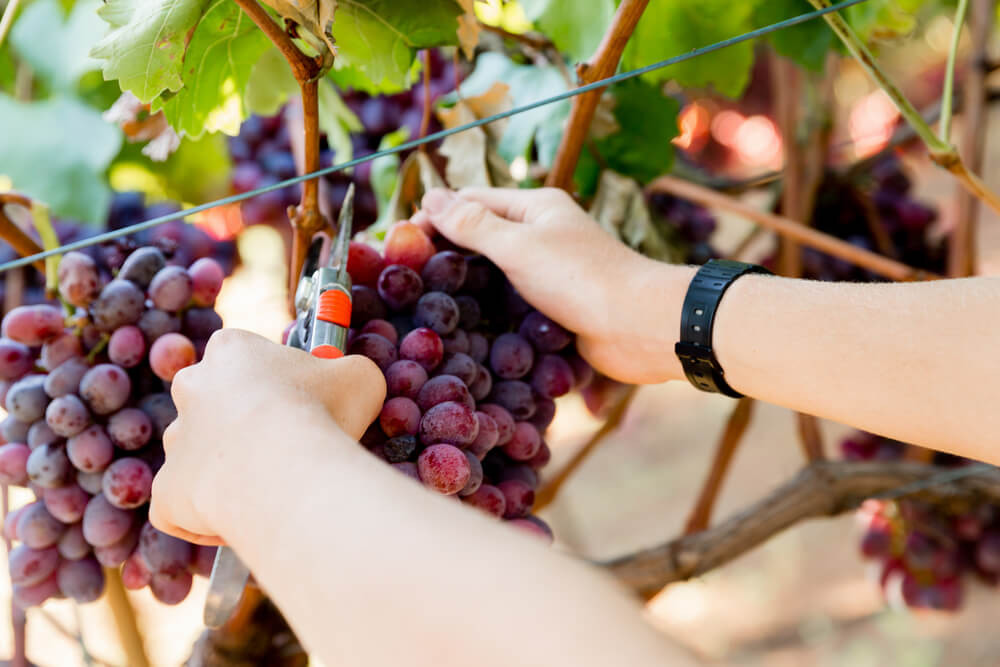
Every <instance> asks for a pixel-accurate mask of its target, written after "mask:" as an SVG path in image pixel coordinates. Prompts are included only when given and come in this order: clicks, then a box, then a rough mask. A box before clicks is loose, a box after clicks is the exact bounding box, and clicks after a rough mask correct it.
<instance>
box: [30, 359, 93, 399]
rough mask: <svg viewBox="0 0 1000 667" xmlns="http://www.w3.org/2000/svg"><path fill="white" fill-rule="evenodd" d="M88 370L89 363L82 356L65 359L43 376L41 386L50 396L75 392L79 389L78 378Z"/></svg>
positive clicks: (54, 396) (56, 396) (55, 396)
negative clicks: (43, 379) (43, 380)
mask: <svg viewBox="0 0 1000 667" xmlns="http://www.w3.org/2000/svg"><path fill="white" fill-rule="evenodd" d="M89 370H90V364H88V363H87V362H86V360H84V359H83V358H81V357H74V358H73V359H67V360H66V361H64V362H62V363H61V364H59V366H58V368H56V369H55V370H53V371H51V372H50V373H49V374H48V375H46V376H45V382H44V384H43V385H42V386H43V388H44V389H45V393H46V394H48V395H49V397H50V398H59V397H60V396H66V395H67V394H75V393H76V392H77V391H79V389H80V380H82V379H83V376H84V375H86V373H87V371H89Z"/></svg>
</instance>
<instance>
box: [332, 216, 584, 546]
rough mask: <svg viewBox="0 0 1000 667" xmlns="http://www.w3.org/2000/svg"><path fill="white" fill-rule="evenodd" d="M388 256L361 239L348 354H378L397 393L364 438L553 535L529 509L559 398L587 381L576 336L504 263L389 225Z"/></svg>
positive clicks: (408, 469) (403, 467)
mask: <svg viewBox="0 0 1000 667" xmlns="http://www.w3.org/2000/svg"><path fill="white" fill-rule="evenodd" d="M384 253H385V254H384V256H383V255H381V254H379V252H378V251H376V250H375V249H373V248H372V247H371V246H369V245H366V244H364V243H360V242H357V241H355V242H352V243H351V247H350V254H349V259H348V271H349V272H350V274H351V277H352V280H353V282H354V285H353V288H352V296H353V302H354V311H353V317H352V321H351V326H352V329H351V332H350V336H349V343H348V352H349V353H351V354H362V355H364V356H366V357H368V358H369V359H372V360H373V361H374V362H375V363H376V364H377V365H378V366H379V368H381V369H382V372H383V373H384V374H385V379H386V385H387V388H388V395H387V399H386V401H385V405H384V406H383V408H382V412H381V415H380V416H379V419H378V421H377V422H376V423H374V424H372V426H371V427H370V428H369V429H368V431H367V433H365V436H364V438H363V439H362V442H363V444H364V445H365V446H366V447H367V448H368V449H369V450H370V451H371V452H372V453H373V454H374V455H375V456H377V457H379V458H381V459H383V460H384V461H386V462H387V463H389V464H390V465H392V466H393V467H394V468H396V469H397V470H399V471H400V472H401V473H403V474H405V475H407V476H409V477H412V478H413V479H415V480H418V481H420V482H422V483H423V484H424V485H425V486H427V487H429V488H431V489H433V490H435V491H437V492H439V493H441V494H444V495H449V496H454V497H456V498H457V499H459V500H460V501H461V502H463V503H465V504H467V505H471V506H473V507H477V508H479V509H481V510H482V511H484V512H486V513H488V514H491V515H493V516H495V517H497V518H499V519H504V520H506V521H509V522H510V523H511V524H513V525H515V526H518V527H520V528H523V529H525V530H527V531H530V532H532V533H535V534H538V535H541V536H544V537H546V538H547V539H551V531H550V530H549V528H548V526H546V525H545V524H544V523H543V522H542V521H541V520H540V519H538V518H536V517H533V516H532V515H531V510H532V506H533V504H534V500H535V490H536V488H537V487H538V481H539V480H538V473H539V470H540V469H541V468H542V467H543V466H544V465H545V464H546V463H547V462H548V460H549V457H550V451H549V447H548V445H547V444H546V442H545V431H546V429H547V428H548V426H549V424H550V423H551V422H552V419H553V417H554V416H555V411H556V404H555V402H554V401H553V399H555V398H557V397H559V396H563V395H565V394H567V393H569V392H570V391H572V390H573V389H579V388H582V387H585V386H587V384H588V383H589V382H590V381H591V378H592V377H593V372H592V370H591V368H590V367H589V366H588V365H587V363H586V362H584V361H583V360H582V359H581V358H580V357H579V355H578V354H577V353H576V351H575V348H574V344H573V336H572V335H571V334H570V333H569V332H567V331H566V330H565V329H563V328H562V327H561V326H559V325H558V324H556V323H555V322H553V321H552V320H550V319H548V318H547V317H545V316H544V315H542V314H541V313H539V312H538V311H536V310H534V309H533V308H532V307H531V306H529V305H528V304H527V303H526V302H525V301H524V299H523V298H521V296H520V295H519V294H518V293H517V292H516V291H515V290H514V288H513V287H512V286H511V284H510V283H509V282H508V281H507V279H506V278H505V277H504V275H503V273H501V272H500V270H499V269H497V267H495V266H494V265H492V264H491V263H490V262H489V261H488V260H486V259H485V258H484V257H482V256H478V255H465V254H462V253H460V252H458V251H457V250H456V249H453V248H450V247H446V246H444V245H442V246H440V247H435V245H434V243H433V242H432V241H431V240H430V239H429V238H428V237H427V236H426V235H425V234H424V232H423V231H422V230H421V229H420V228H419V227H417V226H416V225H414V224H412V223H409V222H400V223H397V224H396V225H395V226H393V227H392V228H390V230H389V232H388V234H387V236H386V241H385V248H384Z"/></svg>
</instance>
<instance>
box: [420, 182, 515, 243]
mask: <svg viewBox="0 0 1000 667" xmlns="http://www.w3.org/2000/svg"><path fill="white" fill-rule="evenodd" d="M423 210H424V212H425V213H427V216H428V218H429V219H430V221H431V223H432V224H433V225H434V226H435V227H436V228H437V229H438V231H440V232H441V233H442V234H444V235H445V236H446V237H448V239H450V240H451V241H452V242H453V243H457V244H458V245H460V246H462V247H464V248H470V249H471V250H475V251H476V252H480V253H482V254H484V255H487V256H488V257H491V258H492V257H493V255H494V254H495V253H496V252H497V250H498V249H499V248H501V247H502V246H503V245H504V244H505V242H506V238H507V236H508V234H509V233H510V230H511V227H513V223H512V222H511V221H509V220H505V219H503V218H501V217H500V216H498V215H497V214H496V213H494V212H493V211H491V210H489V209H488V208H487V207H485V206H484V205H482V204H480V203H479V202H476V201H472V200H470V199H465V198H462V197H458V196H457V195H455V193H453V192H450V191H448V190H445V189H442V188H435V189H433V190H430V191H429V192H428V193H427V194H426V195H424V199H423Z"/></svg>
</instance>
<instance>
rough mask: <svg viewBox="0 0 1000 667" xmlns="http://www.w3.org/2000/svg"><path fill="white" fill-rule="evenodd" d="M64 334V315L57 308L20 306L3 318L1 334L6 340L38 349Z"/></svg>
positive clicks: (0, 328) (0, 325)
mask: <svg viewBox="0 0 1000 667" xmlns="http://www.w3.org/2000/svg"><path fill="white" fill-rule="evenodd" d="M62 332H63V314H62V311H61V310H59V309H58V308H56V307H55V306H49V305H36V306H18V307H16V308H13V309H11V310H9V311H8V312H7V314H6V315H4V316H3V323H2V324H0V333H2V335H3V337H4V338H9V339H11V340H13V341H15V342H18V343H23V344H24V345H28V346H30V347H37V346H39V345H41V344H42V343H44V342H45V341H47V340H48V339H50V338H53V337H55V336H58V335H59V334H61V333H62Z"/></svg>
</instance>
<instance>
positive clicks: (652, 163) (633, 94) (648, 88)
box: [595, 79, 680, 183]
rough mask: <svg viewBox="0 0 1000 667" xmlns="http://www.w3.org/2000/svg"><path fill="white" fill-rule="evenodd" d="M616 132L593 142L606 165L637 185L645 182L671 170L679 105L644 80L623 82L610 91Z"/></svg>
mask: <svg viewBox="0 0 1000 667" xmlns="http://www.w3.org/2000/svg"><path fill="white" fill-rule="evenodd" d="M612 94H613V95H614V99H615V107H614V116H615V120H617V121H618V128H619V129H618V131H617V132H614V133H613V134H610V135H608V136H606V137H603V138H601V139H597V140H596V141H595V145H596V147H597V150H598V152H599V153H600V154H601V157H602V158H603V159H604V161H605V162H606V164H607V165H608V166H609V167H611V168H612V169H614V170H615V171H617V172H620V173H622V174H625V175H627V176H630V177H632V178H634V179H636V180H638V181H639V182H640V183H648V182H649V181H651V180H653V179H654V178H656V177H657V176H660V175H662V174H665V173H666V172H667V171H669V170H670V167H671V165H672V164H673V161H674V147H673V144H672V143H670V142H671V140H672V139H673V138H674V137H676V136H677V112H678V111H679V110H680V104H679V103H678V102H677V100H675V99H674V98H672V97H668V96H666V95H664V94H663V93H662V92H661V91H660V88H659V86H654V85H651V84H649V83H646V82H645V81H637V80H635V79H633V80H631V81H624V82H622V83H619V84H617V85H616V86H614V88H612Z"/></svg>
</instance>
